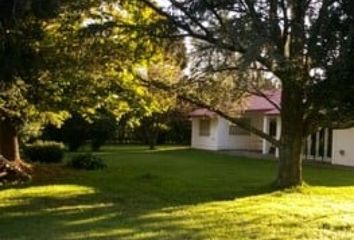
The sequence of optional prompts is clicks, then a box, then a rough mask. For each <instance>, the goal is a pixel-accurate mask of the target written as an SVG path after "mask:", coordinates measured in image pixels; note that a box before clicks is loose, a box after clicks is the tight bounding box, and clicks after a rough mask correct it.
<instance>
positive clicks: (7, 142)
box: [0, 119, 21, 161]
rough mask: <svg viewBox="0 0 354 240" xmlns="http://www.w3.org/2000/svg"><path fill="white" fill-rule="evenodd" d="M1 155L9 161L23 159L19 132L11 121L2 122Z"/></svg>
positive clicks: (0, 130) (0, 126)
mask: <svg viewBox="0 0 354 240" xmlns="http://www.w3.org/2000/svg"><path fill="white" fill-rule="evenodd" d="M0 154H1V155H2V156H3V157H4V158H6V159H7V160H9V161H16V160H20V159H21V157H20V149H19V142H18V135H17V130H16V128H15V127H14V126H13V124H12V123H11V120H10V119H4V120H1V121H0Z"/></svg>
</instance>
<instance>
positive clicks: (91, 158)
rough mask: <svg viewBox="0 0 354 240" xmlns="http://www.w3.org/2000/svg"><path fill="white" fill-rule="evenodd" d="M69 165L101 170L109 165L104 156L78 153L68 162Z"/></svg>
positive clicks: (76, 167) (77, 167)
mask: <svg viewBox="0 0 354 240" xmlns="http://www.w3.org/2000/svg"><path fill="white" fill-rule="evenodd" d="M68 166H69V167H72V168H75V169H84V170H99V169H103V168H106V167H107V165H106V164H105V163H104V162H103V160H102V158H100V157H98V156H95V155H93V154H79V155H76V156H74V157H72V159H71V160H70V161H69V162H68Z"/></svg>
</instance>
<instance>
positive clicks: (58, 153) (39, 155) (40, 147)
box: [24, 141, 65, 163]
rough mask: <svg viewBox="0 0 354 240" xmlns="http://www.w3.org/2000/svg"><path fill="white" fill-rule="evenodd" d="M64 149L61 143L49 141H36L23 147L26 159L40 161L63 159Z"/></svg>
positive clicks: (51, 161)
mask: <svg viewBox="0 0 354 240" xmlns="http://www.w3.org/2000/svg"><path fill="white" fill-rule="evenodd" d="M64 151H65V148H64V145H63V144H62V143H59V142H50V141H37V142H34V143H32V144H28V145H26V146H25V147H24V154H25V157H26V159H28V160H29V161H31V162H40V163H59V162H61V161H62V160H63V157H64Z"/></svg>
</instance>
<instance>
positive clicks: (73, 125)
mask: <svg viewBox="0 0 354 240" xmlns="http://www.w3.org/2000/svg"><path fill="white" fill-rule="evenodd" d="M89 129H90V124H89V123H88V122H87V121H86V120H85V119H84V118H83V117H82V116H81V115H79V114H73V115H72V117H71V118H69V119H68V120H66V121H65V122H64V124H63V126H62V128H61V130H60V135H61V137H62V141H63V142H64V143H65V145H67V146H68V149H69V151H74V152H75V151H77V150H78V149H79V148H80V147H81V146H82V145H83V144H84V143H85V142H86V141H87V139H88V137H89Z"/></svg>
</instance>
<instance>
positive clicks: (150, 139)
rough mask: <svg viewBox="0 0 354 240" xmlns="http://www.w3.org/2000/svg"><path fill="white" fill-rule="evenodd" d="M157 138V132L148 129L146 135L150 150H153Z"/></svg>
mask: <svg viewBox="0 0 354 240" xmlns="http://www.w3.org/2000/svg"><path fill="white" fill-rule="evenodd" d="M157 136H158V134H157V131H154V129H150V132H149V133H148V142H149V148H150V150H155V148H156V142H157Z"/></svg>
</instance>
